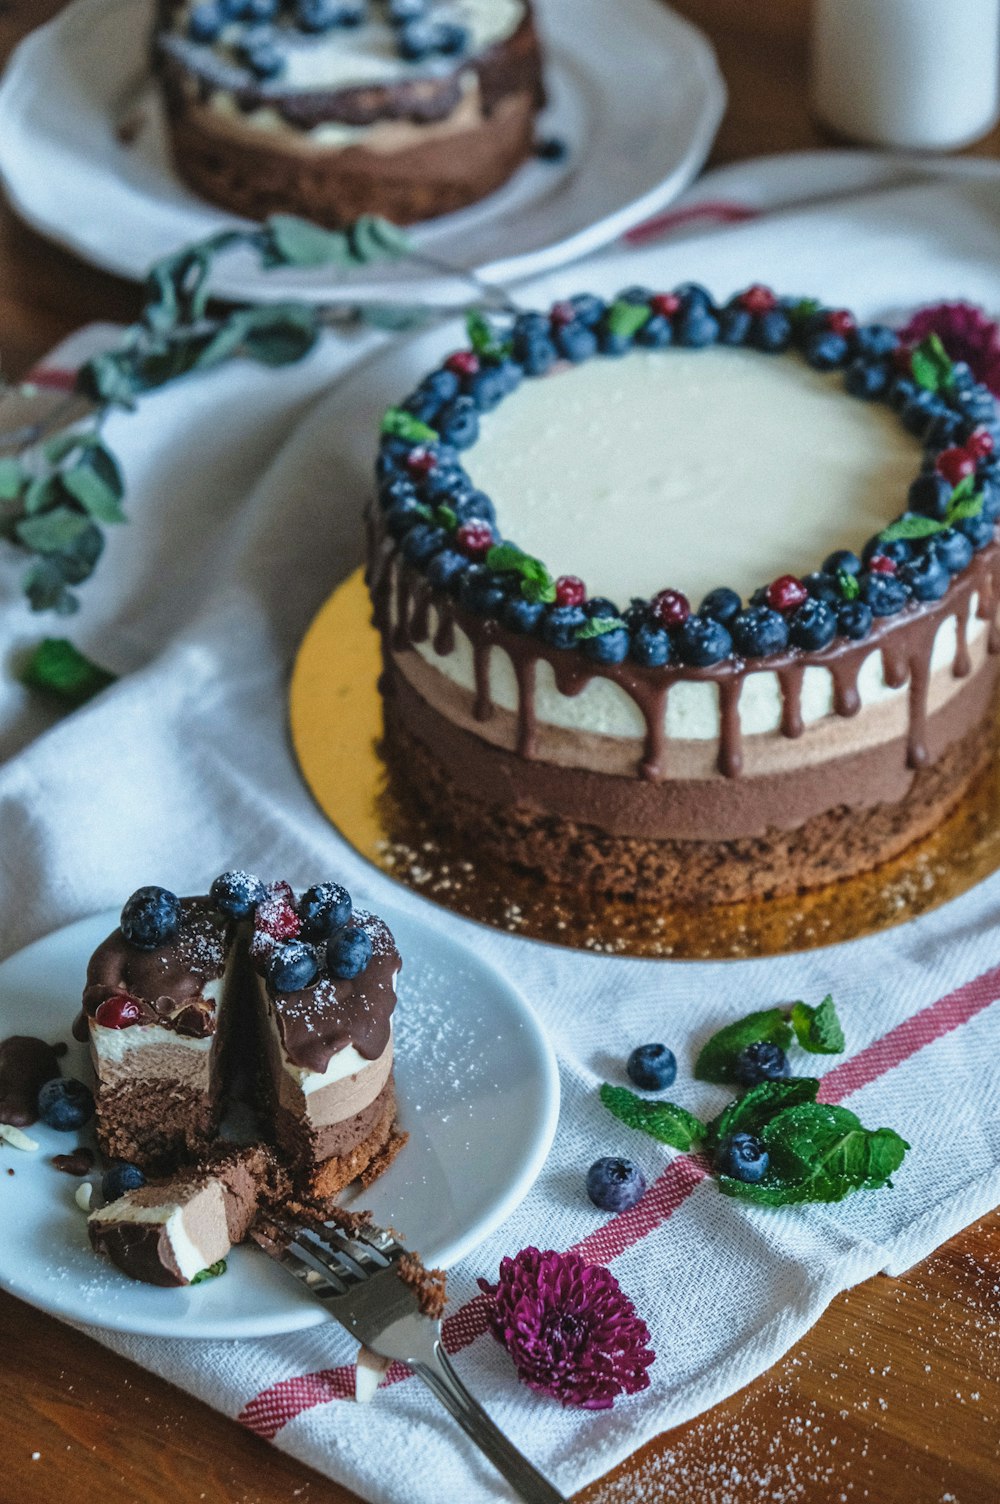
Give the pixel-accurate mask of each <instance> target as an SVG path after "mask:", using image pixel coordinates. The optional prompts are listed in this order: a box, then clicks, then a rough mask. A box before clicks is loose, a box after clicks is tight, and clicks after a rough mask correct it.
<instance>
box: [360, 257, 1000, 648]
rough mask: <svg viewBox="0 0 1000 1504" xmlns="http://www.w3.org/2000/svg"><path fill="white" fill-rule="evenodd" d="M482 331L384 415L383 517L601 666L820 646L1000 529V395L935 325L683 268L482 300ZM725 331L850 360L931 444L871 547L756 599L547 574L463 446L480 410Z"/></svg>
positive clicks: (425, 561)
mask: <svg viewBox="0 0 1000 1504" xmlns="http://www.w3.org/2000/svg"><path fill="white" fill-rule="evenodd" d="M469 339H470V348H469V349H466V350H459V351H456V352H455V353H454V354H452V355H450V356H449V357H448V358H447V360H445V362H444V363H443V365H442V366H440V367H439V368H438V369H437V370H435V371H433V372H431V374H430V375H428V376H427V377H425V378H424V379H423V380H422V381H421V382H420V384H419V385H418V386H417V387H416V389H415V390H414V391H413V392H412V393H411V394H410V395H409V396H408V397H407V398H406V399H405V400H404V401H403V402H402V404H401V405H400V406H399V407H394V408H390V409H389V411H388V412H387V413H386V415H385V418H384V420H383V425H382V438H381V444H380V450H379V455H378V460H377V463H376V476H377V483H378V497H379V504H380V508H381V511H382V514H383V522H384V527H385V529H386V530H387V532H388V533H389V535H390V536H391V537H392V538H393V539H394V540H395V541H396V543H397V546H398V548H399V551H400V553H401V555H402V557H403V558H404V559H405V560H406V561H407V562H408V563H409V564H410V565H411V566H413V567H414V568H415V569H416V570H417V571H418V572H419V573H420V574H422V575H423V576H424V577H425V578H426V580H427V582H428V583H429V584H430V585H431V586H432V587H434V588H436V589H439V590H444V591H446V592H447V593H448V594H449V595H450V596H452V597H454V598H455V600H456V602H457V604H458V605H459V606H460V607H461V608H462V609H463V610H465V611H467V612H468V613H470V614H472V615H475V616H480V617H486V618H492V619H495V620H497V621H498V622H500V623H501V624H502V625H503V626H504V627H506V628H507V629H508V630H510V631H513V632H515V633H519V634H522V635H527V636H533V637H536V638H538V639H539V640H540V641H541V642H543V643H545V644H546V645H547V646H548V647H551V648H556V649H560V650H565V651H572V652H574V653H577V654H581V655H584V656H585V657H586V658H587V659H589V660H590V661H591V662H594V663H599V664H609V665H610V664H617V663H623V662H625V661H626V660H628V661H631V662H633V663H636V664H638V665H641V666H643V667H645V668H659V667H663V666H667V665H673V666H688V667H691V668H696V669H699V668H709V667H711V666H713V665H715V664H722V663H725V662H726V661H733V660H735V661H740V660H746V659H752V660H758V659H768V658H776V657H778V656H781V655H787V654H788V653H789V651H790V650H795V649H799V650H802V651H806V652H815V651H818V650H821V649H823V648H826V647H828V646H829V645H830V644H832V643H833V642H834V641H835V640H836V639H837V638H840V639H846V640H849V641H861V640H863V639H865V638H866V637H868V636H869V634H870V633H871V632H872V630H873V627H874V625H875V621H876V619H877V618H886V617H891V616H895V615H897V614H898V613H900V612H903V611H905V610H907V608H909V607H912V606H915V605H919V604H922V603H925V602H932V601H937V600H940V599H941V598H942V597H943V596H944V595H945V594H946V592H947V591H948V588H949V585H950V584H951V582H952V580H953V579H954V577H955V576H957V575H959V574H961V573H962V572H963V571H964V570H965V569H966V567H967V566H968V565H969V564H970V562H971V561H972V558H973V556H974V554H975V553H976V552H978V551H979V550H981V549H983V548H985V547H986V546H987V545H988V544H989V543H991V542H992V541H993V539H994V531H995V527H994V525H995V523H996V521H997V519H998V517H1000V453H998V452H997V451H998V448H1000V425H998V415H997V406H996V403H995V401H994V398H993V396H992V393H991V392H990V391H989V389H988V388H987V387H986V386H984V385H982V384H981V383H978V382H976V380H975V378H974V376H973V374H972V372H971V370H970V369H969V367H968V366H967V365H965V364H964V363H962V362H957V361H952V360H950V359H949V357H948V356H947V354H946V352H945V350H944V348H943V346H942V345H941V343H940V341H939V340H937V339H936V337H932V338H931V339H929V340H927V341H925V342H924V343H923V344H921V345H920V346H918V347H917V348H916V349H915V350H910V349H908V348H906V347H905V346H903V345H902V344H901V343H900V340H899V336H898V335H897V334H896V332H895V331H894V330H892V329H890V328H889V327H888V326H886V325H884V324H878V323H870V324H860V323H858V322H857V320H856V319H855V318H854V316H853V315H852V314H851V313H849V312H848V311H847V310H845V309H839V308H828V307H823V306H821V305H820V304H819V303H818V302H817V301H816V300H815V299H810V298H781V297H778V296H776V295H775V293H773V292H772V291H771V290H770V289H769V288H767V287H764V286H761V285H760V284H755V285H753V286H751V287H749V288H747V289H745V290H744V291H743V292H740V293H737V294H736V295H734V296H733V297H732V298H731V299H730V300H729V301H728V302H727V303H725V304H717V303H715V302H714V300H713V299H712V296H711V294H710V293H709V292H708V291H707V290H706V289H705V288H703V287H701V286H699V285H698V284H696V283H685V284H683V285H681V286H680V287H677V288H675V289H674V290H673V291H672V292H666V293H655V292H651V291H650V290H648V289H646V288H640V287H632V288H627V289H625V290H624V291H623V292H621V293H619V294H618V296H617V297H616V298H614V299H613V300H612V301H610V302H605V301H604V300H603V299H601V298H598V297H596V296H594V295H593V294H589V293H583V294H579V295H577V296H575V297H572V298H568V299H564V300H560V301H559V302H556V303H555V304H553V306H552V308H551V309H550V310H549V312H548V313H540V312H524V313H519V314H517V315H516V316H514V317H513V318H511V319H509V320H507V321H505V322H504V323H503V324H500V323H499V322H498V321H488V320H487V319H485V318H484V317H483V316H482V315H479V314H473V315H471V316H470V319H469ZM712 345H722V346H725V347H730V348H735V347H744V348H747V349H751V350H756V351H758V352H760V353H761V354H762V355H782V354H786V353H797V354H798V355H799V356H800V357H801V358H802V359H803V360H804V361H805V363H806V364H807V365H808V366H811V367H812V368H813V369H814V370H818V371H825V372H833V371H842V372H843V376H844V387H845V390H846V392H847V393H848V394H849V395H850V396H852V397H854V398H856V399H858V400H862V401H871V402H881V403H885V404H887V405H889V406H890V407H891V408H892V409H893V410H894V411H895V412H896V413H897V414H898V416H899V419H900V421H901V423H902V425H903V427H904V429H905V430H906V431H907V432H908V433H910V434H912V435H913V436H914V437H915V438H917V439H919V440H920V442H921V443H922V444H923V446H924V456H923V461H922V464H921V467H920V470H919V472H918V474H917V475H916V476H915V478H914V480H913V482H912V484H911V485H910V488H909V492H908V495H907V497H906V506H905V509H903V510H902V511H901V512H900V513H899V515H898V516H897V518H896V519H895V521H893V522H892V523H891V524H890V525H889V526H888V527H886V528H884V529H882V530H881V531H880V532H879V533H877V534H875V535H874V536H873V537H871V538H870V539H869V540H868V542H867V543H866V544H865V546H864V548H863V549H862V551H861V554H860V556H859V555H858V554H855V553H853V552H852V551H850V550H847V549H839V550H836V551H835V552H834V553H832V554H830V555H829V556H828V557H827V558H826V559H824V560H823V561H822V563H821V564H820V565H819V567H818V568H817V569H816V570H815V571H813V572H812V573H810V574H808V575H806V576H805V577H804V578H803V579H798V578H796V577H794V576H792V575H788V574H785V575H781V576H779V577H778V578H776V579H774V580H772V581H770V582H768V583H766V584H764V585H762V586H761V587H760V588H759V589H758V590H756V591H755V592H754V593H753V594H752V595H751V597H750V599H749V601H747V602H744V601H743V599H742V598H741V597H740V596H739V595H738V594H737V592H736V591H734V590H731V589H729V588H728V587H727V586H725V585H720V586H719V587H717V588H716V589H714V590H712V591H710V592H709V594H708V595H707V596H706V597H705V599H704V600H703V601H702V602H701V603H700V605H699V606H698V607H697V609H693V608H692V606H691V604H690V603H689V601H688V600H687V598H686V597H685V596H684V594H683V593H682V592H681V591H679V590H676V589H671V588H664V589H663V590H661V591H659V592H658V593H657V594H656V595H655V596H654V597H653V598H652V599H650V600H644V599H640V598H633V599H632V600H631V601H630V602H629V604H628V606H627V607H625V608H624V609H620V608H619V606H618V604H617V603H615V602H612V601H609V600H606V599H604V598H602V597H592V596H588V594H587V590H586V587H585V585H584V583H583V581H581V580H579V579H577V578H576V577H574V576H570V575H562V576H558V577H555V578H553V576H552V575H551V574H550V573H549V570H548V568H547V567H546V565H545V564H544V563H543V562H542V561H541V560H538V559H535V558H533V557H532V556H531V555H529V554H527V553H525V552H524V551H523V550H521V549H520V548H519V547H518V546H517V544H516V543H515V542H513V541H512V540H508V539H505V538H504V537H503V535H502V533H501V531H500V527H499V523H498V518H497V512H496V508H495V506H494V504H493V502H492V500H491V499H490V498H489V497H488V496H487V495H486V494H485V493H484V492H483V491H481V490H477V489H476V488H475V487H474V486H473V484H472V482H471V480H470V478H469V476H468V474H467V473H466V471H465V470H464V468H463V466H462V463H461V459H460V455H461V452H462V451H463V450H466V449H469V448H470V447H471V446H472V445H474V444H475V442H476V440H477V438H478V436H479V418H480V414H482V413H488V412H491V411H492V410H493V409H494V408H496V407H498V406H499V405H500V403H501V402H502V401H503V400H504V399H505V397H507V396H508V395H510V393H511V392H513V391H514V390H515V389H516V388H517V387H518V386H519V385H520V384H521V382H522V381H523V380H525V379H530V378H537V377H542V376H546V375H548V374H549V372H551V371H552V370H553V369H554V368H555V367H556V366H557V365H559V364H560V363H570V364H579V363H581V362H583V361H585V360H589V359H592V358H596V357H604V358H608V359H616V358H620V357H622V356H624V355H626V354H628V352H629V351H631V350H633V349H645V350H661V351H664V352H666V354H668V355H669V351H670V348H671V347H679V348H683V349H688V350H700V349H705V348H708V347H710V346H712Z"/></svg>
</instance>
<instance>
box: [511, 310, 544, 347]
mask: <svg viewBox="0 0 1000 1504" xmlns="http://www.w3.org/2000/svg"><path fill="white" fill-rule="evenodd" d="M551 329H552V324H551V320H550V318H549V315H548V314H547V313H539V312H538V310H537V309H535V308H529V309H526V310H525V312H524V313H519V314H518V315H517V317H516V318H515V320H514V331H513V332H514V340H515V343H516V342H517V341H518V340H529V341H530V340H533V339H547V338H548V336H549V334H550V332H551Z"/></svg>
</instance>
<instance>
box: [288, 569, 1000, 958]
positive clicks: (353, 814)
mask: <svg viewBox="0 0 1000 1504" xmlns="http://www.w3.org/2000/svg"><path fill="white" fill-rule="evenodd" d="M380 670H381V661H380V644H379V639H378V634H377V632H376V631H375V628H374V627H373V626H372V625H371V611H370V605H369V600H368V592H367V590H366V588H365V584H364V579H363V574H362V571H361V570H360V569H359V570H357V572H356V573H355V574H353V575H351V576H350V578H349V579H347V580H345V581H344V582H343V584H342V585H340V586H339V587H338V588H337V589H336V590H335V591H334V593H333V595H331V596H330V598H329V600H328V601H327V602H326V604H325V605H324V606H323V608H322V610H321V611H320V612H319V614H318V615H317V616H316V618H315V620H314V621H313V623H312V626H311V627H310V628H309V631H308V632H307V633H306V636H305V638H304V640H303V642H302V645H301V647H300V649H299V653H298V658H297V660H296V663H295V668H294V672H293V675H292V684H291V694H290V717H291V735H292V743H293V746H294V749H295V754H296V756H297V758H298V762H299V767H300V769H301V771H302V776H303V778H304V779H305V781H306V784H307V785H308V787H309V789H310V790H311V792H312V795H313V797H314V798H315V800H316V802H317V804H318V805H319V807H320V809H321V810H322V811H323V813H324V814H325V815H326V817H327V818H328V819H329V820H330V821H331V823H332V824H333V825H334V826H336V828H337V830H339V832H340V833H341V835H342V836H343V837H344V838H345V840H347V841H349V842H350V844H351V845H352V846H353V847H354V849H355V850H356V851H357V852H359V853H360V855H361V856H363V857H365V858H367V860H368V861H370V862H371V863H372V864H373V865H374V866H375V867H377V868H378V869H379V871H381V872H384V873H385V874H386V875H387V876H388V877H392V878H395V879H396V881H397V882H401V883H404V884H405V885H406V886H407V887H408V888H412V889H413V891H414V892H416V893H419V894H421V896H422V897H424V898H427V899H430V900H431V901H432V902H433V903H437V904H440V905H441V906H442V907H444V908H447V909H451V910H453V911H454V912H455V913H457V914H462V915H464V916H465V917H466V918H468V919H476V920H479V921H480V923H482V924H488V925H492V926H493V927H494V928H496V929H500V930H505V931H507V932H508V933H510V934H514V935H522V936H526V937H528V938H530V939H532V940H545V941H548V942H550V943H552V944H555V945H566V946H571V947H574V948H576V949H579V950H590V951H596V952H603V953H610V954H616V955H627V956H647V957H663V958H672V959H675V960H726V959H739V958H742V957H748V956H771V955H778V954H782V953H786V952H789V951H796V950H810V949H813V948H814V947H816V946H820V945H833V944H835V943H837V942H839V941H844V940H854V939H857V938H858V937H859V936H861V935H867V934H871V933H873V932H874V931H876V930H882V929H887V928H888V927H889V926H890V925H895V924H902V923H903V922H904V921H906V920H908V919H915V918H916V917H917V915H918V914H923V913H926V912H927V911H928V910H929V909H934V908H937V907H938V906H939V905H940V904H942V903H946V902H947V901H948V900H949V899H951V898H957V897H958V895H959V894H960V893H964V892H965V891H966V890H967V889H968V888H971V887H972V886H973V885H974V884H975V883H977V882H980V881H981V880H982V879H983V878H984V877H987V876H988V875H989V874H990V873H991V872H995V871H996V870H997V868H998V867H1000V755H998V756H996V757H995V758H994V761H993V763H992V764H991V766H990V768H989V770H988V772H987V773H986V774H984V776H983V777H982V778H981V779H980V780H979V781H978V783H977V785H976V787H975V788H974V789H973V790H972V791H971V792H970V793H969V794H968V795H967V796H966V798H965V799H964V800H963V801H962V803H961V804H960V805H959V807H958V808H957V809H956V810H955V812H954V813H953V814H952V815H951V816H949V818H948V819H947V820H946V821H945V822H944V823H943V824H942V825H941V826H940V827H939V828H938V830H937V831H935V832H934V833H933V835H931V836H928V837H927V838H926V839H925V840H923V841H919V842H917V843H916V844H915V845H913V846H911V847H910V848H909V849H908V850H907V851H906V852H904V853H903V855H902V856H900V857H898V858H896V859H895V860H894V861H891V862H887V863H885V864H884V865H883V866H882V867H880V868H878V870H877V871H875V872H868V873H864V874H863V875H862V876H860V877H856V878H850V879H848V880H846V881H843V882H839V883H833V884H831V885H830V886H829V887H826V888H822V889H818V890H816V891H815V892H813V893H809V894H805V895H801V896H798V897H795V898H777V899H762V900H757V901H755V902H747V903H732V904H716V905H711V906H704V907H699V908H697V909H691V908H672V909H665V908H664V907H663V905H662V904H644V903H635V902H630V901H624V900H609V899H605V898H601V899H597V900H592V901H588V900H587V898H586V897H585V895H582V894H580V893H577V892H559V891H558V890H554V889H552V888H551V887H548V886H546V885H545V884H544V883H542V882H541V881H539V880H536V879H533V878H531V877H528V876H523V875H519V874H516V873H512V872H511V871H510V870H509V869H506V868H505V869H503V870H502V871H501V870H491V869H490V868H489V867H485V866H483V865H482V864H480V863H477V862H476V860H475V853H474V852H470V851H469V849H468V848H467V847H463V848H462V849H458V848H457V847H456V846H454V845H453V846H451V847H449V845H448V843H447V841H446V840H445V839H443V838H442V836H441V834H440V832H439V831H438V830H436V829H435V828H434V827H433V825H432V823H431V822H430V821H429V820H428V819H427V818H426V817H424V816H422V815H421V814H420V813H419V812H417V811H415V810H413V809H410V808H408V807H407V804H406V802H405V800H404V799H402V798H400V797H399V795H398V794H397V792H396V791H395V789H394V788H393V785H392V782H391V780H390V778H389V775H388V772H387V770H386V767H385V764H384V763H383V761H382V758H381V756H380V752H379V747H380V742H381V737H382V704H381V700H380V698H379V693H378V688H377V685H378V677H379V673H380Z"/></svg>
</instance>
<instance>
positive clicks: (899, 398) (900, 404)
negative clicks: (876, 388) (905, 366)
mask: <svg viewBox="0 0 1000 1504" xmlns="http://www.w3.org/2000/svg"><path fill="white" fill-rule="evenodd" d="M917 391H918V387H917V384H916V382H914V381H911V380H910V379H909V377H908V376H897V377H896V379H895V380H894V381H893V382H891V383H890V386H889V406H890V407H891V408H893V410H894V411H895V412H897V413H902V411H903V409H904V407H906V406H907V405H908V404H909V402H910V401H911V399H912V398H913V397H914V396H916V393H917Z"/></svg>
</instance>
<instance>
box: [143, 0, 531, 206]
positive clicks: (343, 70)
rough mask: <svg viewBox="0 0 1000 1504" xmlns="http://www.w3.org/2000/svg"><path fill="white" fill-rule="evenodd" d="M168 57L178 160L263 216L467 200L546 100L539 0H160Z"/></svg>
mask: <svg viewBox="0 0 1000 1504" xmlns="http://www.w3.org/2000/svg"><path fill="white" fill-rule="evenodd" d="M154 58H155V64H156V69H157V72H158V74H159V77H160V80H161V82H162V85H163V89H164V96H165V101H166V109H167V124H168V130H169V135H170V141H171V146H172V150H173V154H174V160H175V163H176V166H177V170H178V172H179V173H180V175H181V176H182V177H183V178H184V180H185V181H186V182H187V183H189V184H190V185H191V187H192V188H194V189H195V190H196V191H197V192H198V193H201V194H203V195H204V196H205V197H206V198H209V199H212V200H213V201H214V202H216V203H218V204H221V205H223V206H224V207H225V208H228V209H232V210H234V211H236V212H237V213H239V214H243V215H246V216H247V217H248V218H251V219H263V218H265V217H266V216H267V215H268V214H271V213H274V212H278V211H285V212H293V213H297V214H300V215H302V216H304V217H305V218H308V219H311V220H314V221H316V222H317V223H319V224H324V225H328V226H341V225H345V224H350V223H351V222H352V221H354V220H356V219H358V218H359V217H360V216H361V215H365V214H377V215H382V216H384V217H385V218H387V219H390V220H392V221H394V222H395V223H397V224H410V223H413V222H414V221H417V220H422V219H428V218H431V217H432V216H434V215H439V214H444V213H448V212H450V211H451V210H454V209H461V208H464V207H465V206H466V205H468V204H471V203H474V202H475V201H476V200H477V199H480V198H482V197H483V196H484V195H486V194H488V193H491V192H493V190H494V189H496V188H498V187H500V185H501V184H502V183H504V182H506V180H507V179H508V178H509V177H510V175H511V173H513V172H514V171H515V169H516V168H517V167H519V166H520V165H521V164H522V162H524V161H525V160H526V159H527V158H528V157H529V156H530V155H531V154H532V151H533V133H534V119H535V115H536V113H537V111H538V109H539V107H540V105H541V104H542V102H543V90H542V70H541V56H540V51H539V45H538V38H537V35H536V32H535V28H534V23H533V18H532V13H531V0H160V5H159V15H158V21H157V31H156V38H155V47H154Z"/></svg>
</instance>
